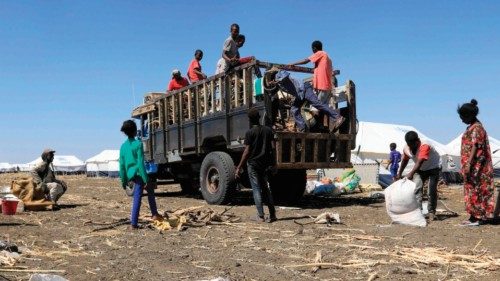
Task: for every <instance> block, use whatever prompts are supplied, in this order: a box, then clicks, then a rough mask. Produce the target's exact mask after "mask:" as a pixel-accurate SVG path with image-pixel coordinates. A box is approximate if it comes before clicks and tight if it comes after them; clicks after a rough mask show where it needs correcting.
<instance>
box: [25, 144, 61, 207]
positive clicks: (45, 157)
mask: <svg viewBox="0 0 500 281" xmlns="http://www.w3.org/2000/svg"><path fill="white" fill-rule="evenodd" d="M55 152H56V151H55V150H53V149H45V150H44V151H43V152H42V156H41V157H42V162H41V163H40V164H38V165H36V166H35V168H33V170H32V171H31V177H32V178H33V181H34V183H35V184H36V185H37V186H36V188H40V189H41V190H42V191H43V193H45V197H46V199H47V200H50V201H52V203H54V204H57V201H58V200H59V199H60V198H61V196H62V195H63V194H64V193H65V192H66V190H67V189H68V185H67V184H66V183H65V182H64V181H62V180H58V179H56V175H55V174H54V170H53V169H54V168H53V167H51V166H52V162H53V161H54V153H55Z"/></svg>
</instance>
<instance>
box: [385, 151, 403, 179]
mask: <svg viewBox="0 0 500 281" xmlns="http://www.w3.org/2000/svg"><path fill="white" fill-rule="evenodd" d="M389 148H390V149H391V152H390V153H389V163H387V166H386V167H385V168H386V169H388V170H389V171H390V172H391V176H392V181H395V180H396V176H397V175H398V168H399V162H401V153H399V151H397V150H396V143H391V144H390V145H389Z"/></svg>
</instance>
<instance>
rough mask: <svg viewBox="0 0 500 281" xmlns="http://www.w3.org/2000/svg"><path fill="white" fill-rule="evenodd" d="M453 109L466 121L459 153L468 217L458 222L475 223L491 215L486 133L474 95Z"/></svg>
mask: <svg viewBox="0 0 500 281" xmlns="http://www.w3.org/2000/svg"><path fill="white" fill-rule="evenodd" d="M457 112H458V114H459V116H460V119H462V122H464V123H465V124H467V125H468V126H467V129H466V130H465V132H464V133H463V135H462V146H461V150H460V155H461V164H462V173H463V176H464V197H465V210H466V211H467V213H469V215H470V218H469V219H468V220H467V221H464V222H463V223H462V225H465V226H478V225H480V224H484V223H485V222H486V220H487V219H489V218H491V217H492V215H493V211H494V202H493V194H494V190H493V163H492V160H491V151H490V145H489V142H488V134H487V133H486V130H485V129H484V127H483V124H481V122H480V121H479V120H478V119H477V115H478V113H479V108H478V106H477V101H476V100H475V99H472V100H471V101H470V102H469V103H464V104H462V106H460V107H459V108H458V109H457Z"/></svg>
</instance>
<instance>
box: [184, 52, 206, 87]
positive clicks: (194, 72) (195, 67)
mask: <svg viewBox="0 0 500 281" xmlns="http://www.w3.org/2000/svg"><path fill="white" fill-rule="evenodd" d="M202 59H203V51H202V50H196V51H195V52H194V59H193V60H192V61H191V63H190V64H189V68H188V78H189V80H190V81H191V83H194V82H197V81H200V80H203V79H206V78H207V76H206V75H205V73H203V72H202V71H201V64H200V61H201V60H202Z"/></svg>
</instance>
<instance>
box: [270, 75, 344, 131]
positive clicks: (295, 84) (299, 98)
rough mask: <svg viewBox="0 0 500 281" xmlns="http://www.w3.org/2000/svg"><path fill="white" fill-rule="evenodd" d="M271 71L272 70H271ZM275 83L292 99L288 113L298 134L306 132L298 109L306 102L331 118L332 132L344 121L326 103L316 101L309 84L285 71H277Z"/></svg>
mask: <svg viewBox="0 0 500 281" xmlns="http://www.w3.org/2000/svg"><path fill="white" fill-rule="evenodd" d="M271 71H273V70H272V69H271ZM275 82H276V83H277V84H278V86H279V87H280V89H281V90H282V91H284V92H286V93H288V94H290V95H292V96H293V97H294V100H293V103H292V107H291V109H290V112H291V114H292V115H293V118H294V120H295V125H296V126H297V130H298V131H299V132H305V131H306V122H305V121H304V117H302V114H301V112H300V109H301V108H302V105H303V104H304V102H305V101H308V102H309V103H310V105H311V106H314V107H315V108H316V109H318V110H319V111H320V112H321V113H325V114H327V115H328V116H329V117H330V118H332V120H333V130H332V132H333V131H335V130H336V129H338V128H339V127H340V125H342V123H343V122H344V121H345V118H344V117H342V116H340V115H339V113H338V112H337V111H336V110H334V109H333V108H331V107H330V106H329V105H328V104H327V103H324V102H321V101H320V100H319V99H318V96H317V95H316V94H315V93H314V91H313V88H312V86H311V83H310V82H305V83H304V82H301V81H299V80H298V79H295V78H293V77H291V76H290V73H289V72H288V71H285V70H280V71H278V73H277V74H276V77H275Z"/></svg>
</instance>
